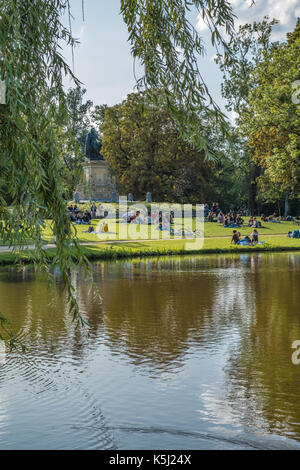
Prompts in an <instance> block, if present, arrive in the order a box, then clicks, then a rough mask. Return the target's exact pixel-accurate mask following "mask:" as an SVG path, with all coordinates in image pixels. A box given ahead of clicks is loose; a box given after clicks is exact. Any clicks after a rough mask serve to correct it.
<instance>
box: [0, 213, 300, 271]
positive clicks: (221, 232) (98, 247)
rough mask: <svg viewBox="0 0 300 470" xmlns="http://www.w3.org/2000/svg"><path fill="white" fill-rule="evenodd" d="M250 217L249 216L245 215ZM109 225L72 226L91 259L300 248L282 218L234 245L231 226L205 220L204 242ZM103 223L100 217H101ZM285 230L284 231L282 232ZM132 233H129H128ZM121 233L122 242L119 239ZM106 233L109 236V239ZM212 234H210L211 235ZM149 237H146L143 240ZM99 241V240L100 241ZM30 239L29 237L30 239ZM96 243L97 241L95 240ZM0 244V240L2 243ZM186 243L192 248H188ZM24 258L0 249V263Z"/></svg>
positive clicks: (48, 235) (48, 237) (47, 236)
mask: <svg viewBox="0 0 300 470" xmlns="http://www.w3.org/2000/svg"><path fill="white" fill-rule="evenodd" d="M246 220H248V219H246ZM107 222H108V226H109V230H110V232H112V233H110V234H108V235H107V234H100V235H93V234H88V233H83V232H84V231H85V230H87V228H88V226H87V225H76V226H73V230H74V231H75V230H77V235H78V238H79V240H80V241H81V242H82V243H89V242H91V243H92V245H91V246H85V247H84V250H85V252H86V253H87V255H88V256H89V257H90V258H92V259H96V258H99V259H113V258H121V257H128V256H129V257H132V256H156V255H167V254H181V253H213V252H225V253H226V252H239V251H266V250H276V251H278V250H294V249H295V250H299V249H300V239H289V238H288V237H287V236H286V234H287V233H288V231H293V230H295V229H297V228H299V226H297V225H296V224H294V223H288V222H282V223H280V224H274V223H266V224H265V227H263V228H261V229H258V232H259V239H260V241H265V242H266V243H265V244H264V245H257V246H253V247H247V246H246V247H243V246H235V245H232V244H231V243H230V242H231V236H232V230H233V229H232V228H224V227H222V226H219V225H218V224H216V223H209V222H206V223H205V237H208V238H205V240H204V244H203V246H201V245H200V246H199V244H198V245H197V244H195V241H194V240H185V239H183V240H182V239H178V238H177V239H174V237H172V239H165V240H162V239H159V240H153V238H152V240H151V239H150V240H149V239H148V238H149V237H148V233H149V231H150V230H151V227H148V226H147V225H141V226H138V225H136V224H121V223H118V221H116V220H115V219H108V220H107ZM100 223H101V221H100ZM98 224H99V220H93V221H92V225H93V226H94V228H95V230H96V229H97V225H98ZM191 225H192V221H191V219H190V220H189V221H188V223H187V226H186V229H187V230H188V229H190V228H192V227H191ZM180 227H181V225H180V223H179V221H178V220H175V223H174V229H175V230H177V229H179V228H180ZM127 230H133V231H135V232H136V233H138V235H139V236H140V240H139V239H133V234H131V239H130V240H128V233H127ZM239 230H240V232H241V234H242V235H250V234H251V232H252V229H251V228H248V227H242V228H241V229H239ZM153 233H154V235H155V236H156V238H157V237H158V236H163V237H166V236H167V235H168V233H167V232H159V231H158V230H154V232H153ZM280 234H283V235H280ZM129 235H130V233H129ZM119 236H120V240H123V241H121V242H118V241H117V240H118V237H119ZM107 237H110V238H109V239H107ZM209 237H210V238H209ZM44 240H45V243H53V234H52V230H51V221H49V220H47V221H46V227H45V230H44ZM142 240H146V241H142ZM97 242H98V243H97ZM29 243H30V241H29ZM95 243H97V244H95ZM0 244H1V243H0ZM187 246H188V247H189V249H188V250H187ZM54 253H55V249H51V250H49V256H52V255H53V254H54ZM19 259H22V260H24V261H25V262H26V261H28V262H29V260H30V256H29V254H28V253H26V252H22V253H0V264H9V263H12V262H14V261H16V260H19Z"/></svg>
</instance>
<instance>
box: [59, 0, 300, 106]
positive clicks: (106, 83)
mask: <svg viewBox="0 0 300 470" xmlns="http://www.w3.org/2000/svg"><path fill="white" fill-rule="evenodd" d="M84 4H85V8H84V13H85V18H84V21H83V17H82V7H81V5H82V2H81V0H71V11H72V15H73V20H72V31H73V36H75V37H76V38H77V39H78V40H79V41H80V44H79V45H78V46H76V48H75V51H74V71H75V75H76V76H77V77H78V78H79V80H80V81H81V82H82V83H83V87H84V88H86V89H87V93H86V95H85V97H86V99H90V100H92V101H93V102H94V104H107V105H109V106H112V105H114V104H117V103H120V102H121V101H123V100H124V99H125V98H126V96H127V94H128V93H131V92H132V91H133V89H134V85H135V79H134V73H133V60H132V56H131V53H130V44H129V43H128V33H127V29H126V25H125V24H124V22H123V20H122V17H121V15H120V13H119V12H120V0H85V1H84ZM231 4H232V6H233V8H234V13H235V14H236V16H237V19H236V26H239V25H240V24H244V23H249V22H253V21H260V20H262V19H263V17H264V16H265V15H268V16H269V17H270V18H271V19H272V18H276V19H277V20H279V21H280V24H279V25H278V26H276V27H275V29H274V32H273V39H274V40H283V39H284V38H285V35H286V33H287V32H289V31H292V30H293V29H294V27H295V25H296V21H297V17H300V0H256V3H255V5H254V6H252V7H250V4H251V0H231ZM66 21H67V19H66ZM191 21H192V22H193V23H194V25H195V26H196V28H197V29H198V31H199V34H200V35H201V36H202V37H203V39H204V42H205V44H206V55H205V57H203V58H200V59H199V65H200V70H201V74H202V76H203V77H204V79H205V81H206V83H207V85H208V87H209V90H210V92H211V94H212V96H213V97H214V99H215V101H216V102H217V103H218V104H219V105H220V106H221V108H222V109H224V100H223V99H222V97H221V91H220V87H221V81H222V76H221V73H220V71H219V69H218V66H217V65H216V64H215V63H214V55H215V53H216V51H215V50H214V49H213V47H212V46H211V45H210V35H209V32H208V29H207V26H206V25H205V24H204V23H203V20H202V19H201V18H200V16H199V15H198V12H197V11H196V10H195V12H194V19H193V14H192V15H191ZM64 56H65V58H66V59H67V61H68V63H69V64H70V65H71V64H72V54H71V50H70V48H65V49H64ZM66 86H67V87H70V86H72V83H71V82H69V81H67V82H66Z"/></svg>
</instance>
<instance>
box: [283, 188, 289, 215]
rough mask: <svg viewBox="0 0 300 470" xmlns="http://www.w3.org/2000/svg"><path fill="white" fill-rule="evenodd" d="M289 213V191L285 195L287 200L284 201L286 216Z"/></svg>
mask: <svg viewBox="0 0 300 470" xmlns="http://www.w3.org/2000/svg"><path fill="white" fill-rule="evenodd" d="M288 215H289V195H288V193H287V194H286V195H285V202H284V217H287V216H288Z"/></svg>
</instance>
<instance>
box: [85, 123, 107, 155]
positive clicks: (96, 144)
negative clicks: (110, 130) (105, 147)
mask: <svg viewBox="0 0 300 470" xmlns="http://www.w3.org/2000/svg"><path fill="white" fill-rule="evenodd" d="M101 147H102V140H101V139H100V137H99V136H98V134H97V132H96V130H95V128H94V127H92V129H91V132H90V133H89V134H88V136H87V139H86V146H85V155H86V158H88V159H89V160H104V158H103V156H102V155H101V154H100V150H101Z"/></svg>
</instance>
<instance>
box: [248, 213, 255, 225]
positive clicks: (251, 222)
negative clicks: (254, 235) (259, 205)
mask: <svg viewBox="0 0 300 470" xmlns="http://www.w3.org/2000/svg"><path fill="white" fill-rule="evenodd" d="M253 221H254V217H253V215H251V217H250V218H249V220H248V224H247V227H252V226H253Z"/></svg>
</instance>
